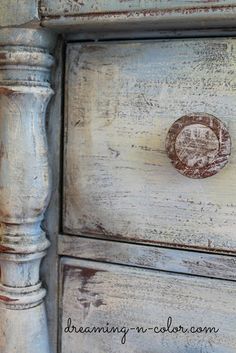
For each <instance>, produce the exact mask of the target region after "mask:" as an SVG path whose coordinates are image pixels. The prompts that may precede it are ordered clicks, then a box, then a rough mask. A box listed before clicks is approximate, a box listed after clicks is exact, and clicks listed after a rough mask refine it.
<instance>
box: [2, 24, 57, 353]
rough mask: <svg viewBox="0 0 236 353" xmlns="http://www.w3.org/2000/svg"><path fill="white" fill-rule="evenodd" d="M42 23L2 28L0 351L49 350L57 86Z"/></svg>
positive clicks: (50, 36)
mask: <svg viewBox="0 0 236 353" xmlns="http://www.w3.org/2000/svg"><path fill="white" fill-rule="evenodd" d="M54 39H55V38H54V35H53V34H50V33H48V32H47V31H45V30H33V29H18V28H17V29H16V28H12V29H1V30H0V45H1V46H0V68H1V70H0V146H1V153H0V159H1V168H0V317H1V320H0V352H1V353H10V352H11V353H20V352H24V353H32V351H33V352H34V353H49V352H50V348H49V340H48V332H47V321H46V312H45V307H44V297H45V295H46V290H45V289H44V288H43V287H42V283H41V281H40V276H39V267H40V263H41V260H42V258H43V257H44V256H45V255H46V249H47V248H48V246H49V241H48V240H47V238H46V235H45V232H44V231H43V230H42V228H41V221H42V219H43V215H44V212H45V209H46V207H47V205H48V201H49V197H50V189H51V187H50V173H49V166H48V158H47V142H46V134H45V111H46V107H47V104H48V102H49V99H50V97H51V96H52V94H53V90H52V89H51V87H50V83H49V79H50V69H51V66H52V65H53V62H54V60H53V57H52V55H51V54H49V51H50V50H51V48H52V47H53V45H54Z"/></svg>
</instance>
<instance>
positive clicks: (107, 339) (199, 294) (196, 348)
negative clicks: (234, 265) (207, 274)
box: [60, 258, 236, 353]
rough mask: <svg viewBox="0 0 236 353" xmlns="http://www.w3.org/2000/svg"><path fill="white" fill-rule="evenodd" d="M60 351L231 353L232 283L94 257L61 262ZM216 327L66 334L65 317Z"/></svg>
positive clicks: (80, 321) (88, 323)
mask: <svg viewBox="0 0 236 353" xmlns="http://www.w3.org/2000/svg"><path fill="white" fill-rule="evenodd" d="M61 269H62V272H61V276H62V278H61V285H62V288H61V301H60V305H61V308H62V321H61V336H62V341H61V349H62V353H100V352H106V353H107V352H109V353H121V352H122V353H144V352H145V353H150V352H152V353H156V352H158V353H200V352H204V353H223V352H224V353H234V352H235V350H236V336H235V330H236V301H235V296H236V287H235V284H234V283H232V282H231V283H230V282H228V281H218V280H213V279H207V278H205V279H204V278H197V277H192V276H181V275H174V274H168V273H160V272H158V271H151V270H143V269H137V268H127V267H126V266H119V265H111V264H104V263H99V262H92V261H82V260H72V259H67V258H64V259H63V260H62V268H61ZM169 316H171V317H172V318H173V325H172V327H173V326H179V325H182V326H184V327H185V328H190V327H192V326H195V327H199V326H201V327H205V326H206V327H212V326H215V327H216V328H219V332H217V333H215V334H213V333H212V334H209V333H208V334H190V333H186V334H183V333H182V334H181V333H177V334H175V333H171V334H170V333H165V334H161V333H160V334H154V333H153V332H152V331H148V332H147V333H143V334H142V333H140V334H137V333H136V332H135V331H130V332H129V333H128V334H127V341H126V344H124V345H122V344H121V343H120V342H121V336H122V335H121V334H120V335H119V334H80V333H78V334H76V333H65V332H64V329H65V327H66V326H67V320H68V318H69V317H70V318H71V319H72V323H73V324H74V325H76V326H77V328H78V329H79V327H81V326H83V327H93V326H95V327H96V326H100V327H102V326H105V327H106V326H107V323H109V324H108V325H109V327H112V326H119V327H123V326H125V327H137V326H139V327H140V326H143V327H146V328H149V327H155V326H159V327H160V326H166V322H167V318H168V317H169Z"/></svg>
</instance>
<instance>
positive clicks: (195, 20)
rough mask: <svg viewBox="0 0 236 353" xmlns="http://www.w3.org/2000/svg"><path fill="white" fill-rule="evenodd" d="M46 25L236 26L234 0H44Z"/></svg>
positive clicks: (111, 28) (127, 28)
mask: <svg viewBox="0 0 236 353" xmlns="http://www.w3.org/2000/svg"><path fill="white" fill-rule="evenodd" d="M40 5H41V6H40V13H41V15H42V20H41V23H42V25H43V26H46V27H50V28H56V29H59V30H61V31H64V32H65V31H69V32H72V31H81V32H87V35H89V33H91V32H94V33H96V32H99V33H101V32H106V33H108V32H113V33H115V32H119V33H120V35H121V36H122V35H124V33H125V32H128V33H129V34H132V33H134V32H136V33H137V32H140V31H141V32H143V33H145V32H146V33H149V35H152V32H153V31H155V30H167V29H168V30H169V29H172V30H176V29H181V30H182V29H200V28H201V29H205V28H233V27H235V24H236V20H235V14H236V6H235V1H234V0H226V1H220V0H219V1H218V0H210V1H207V0H206V1H204V0H203V1H201V0H200V1H194V0H189V1H186V0H181V1H179V0H178V1H172V0H171V1H168V0H164V1H162V0H157V1H155V0H142V1H139V0H128V1H127V0H125V1H123V0H121V1H120V0H119V1H112V0H111V1H110V0H102V1H101V0H80V1H76V0H62V1H61V0H56V1H55V0H42V1H41V4H40Z"/></svg>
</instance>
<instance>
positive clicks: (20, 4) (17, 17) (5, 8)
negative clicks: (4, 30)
mask: <svg viewBox="0 0 236 353" xmlns="http://www.w3.org/2000/svg"><path fill="white" fill-rule="evenodd" d="M39 23H40V18H39V1H38V0H20V1H19V0H1V1H0V27H13V26H19V25H25V26H28V27H32V26H35V27H36V26H38V27H39Z"/></svg>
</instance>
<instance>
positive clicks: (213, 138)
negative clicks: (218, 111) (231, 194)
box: [166, 113, 231, 178]
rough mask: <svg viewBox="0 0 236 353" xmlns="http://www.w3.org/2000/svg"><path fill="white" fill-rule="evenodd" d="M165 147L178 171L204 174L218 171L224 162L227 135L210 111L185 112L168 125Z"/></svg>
mask: <svg viewBox="0 0 236 353" xmlns="http://www.w3.org/2000/svg"><path fill="white" fill-rule="evenodd" d="M166 151H167V154H168V157H169V158H170V159H171V161H172V164H173V165H174V167H175V168H176V169H177V170H178V171H179V172H180V173H181V174H183V175H185V176H187V177H190V178H207V177H209V176H211V175H214V174H216V173H218V172H219V170H220V169H221V168H223V167H224V166H225V165H226V163H227V162H228V158H229V155H230V151H231V140H230V135H229V132H228V130H227V128H226V126H225V125H224V124H223V123H222V121H220V120H219V119H217V118H216V117H214V116H213V115H209V114H205V113H199V114H190V115H185V116H183V117H181V118H180V119H178V120H176V121H175V122H174V123H173V125H172V126H171V127H170V129H169V131H168V134H167V137H166Z"/></svg>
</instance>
